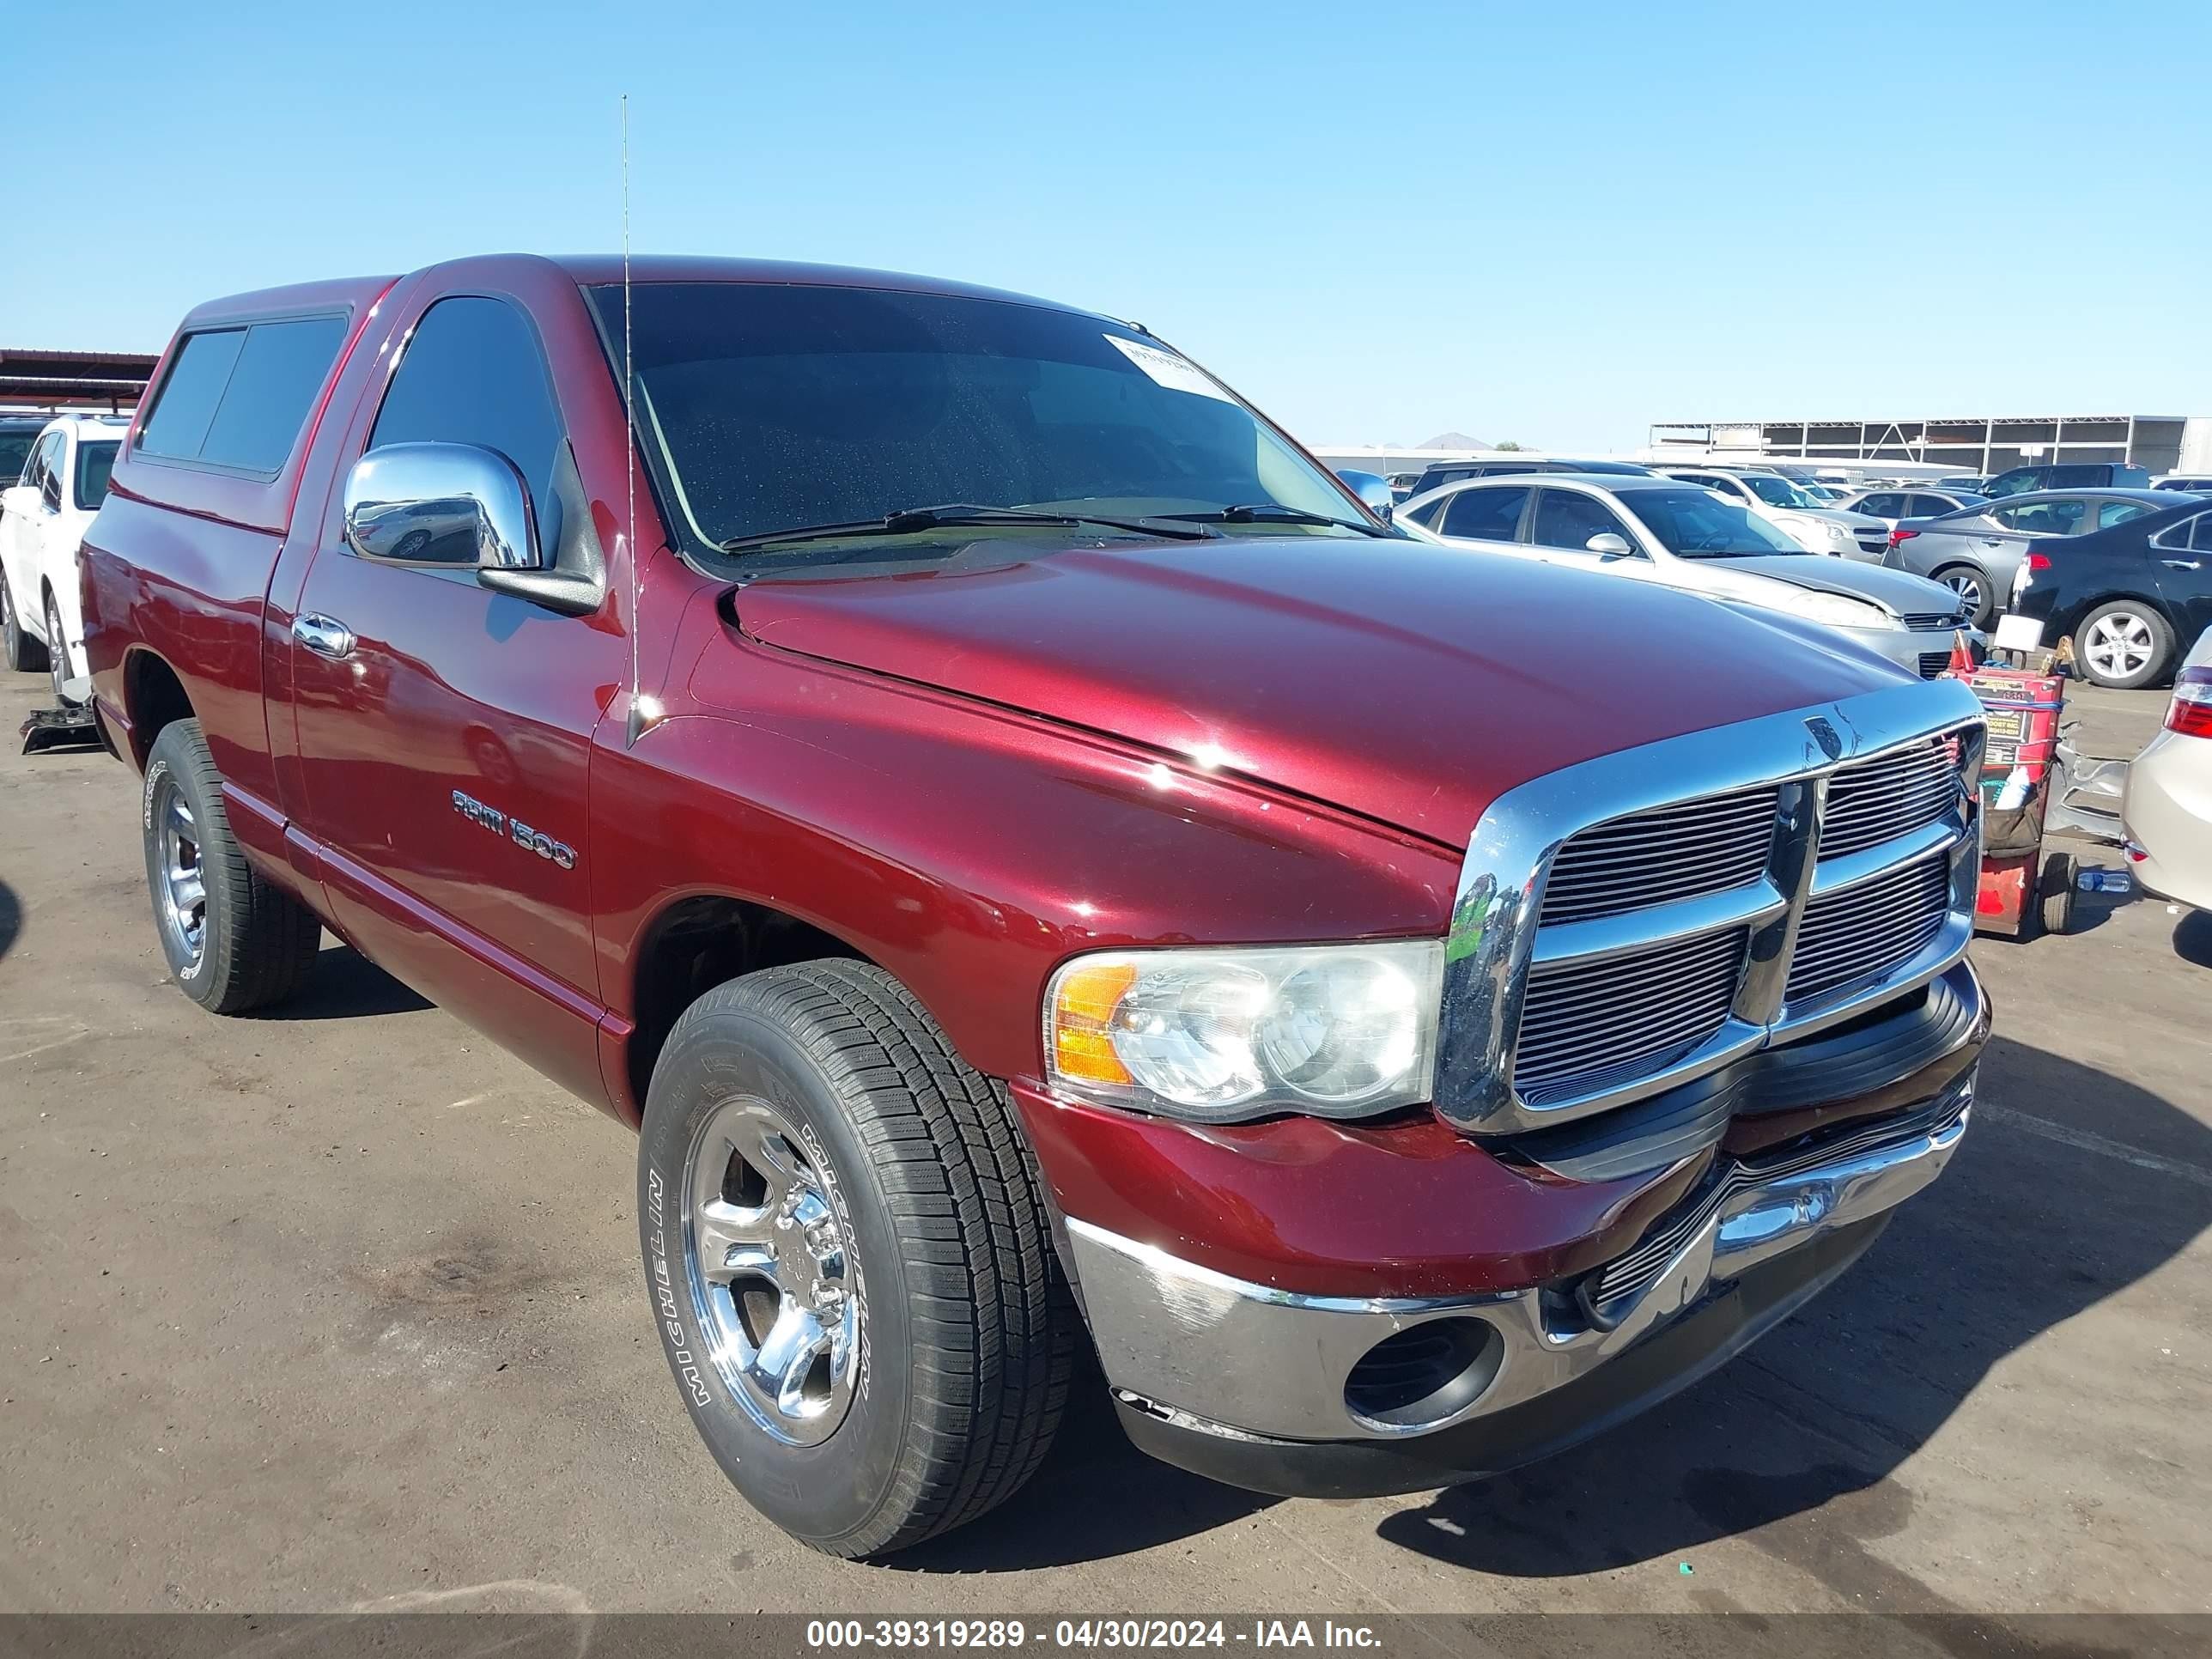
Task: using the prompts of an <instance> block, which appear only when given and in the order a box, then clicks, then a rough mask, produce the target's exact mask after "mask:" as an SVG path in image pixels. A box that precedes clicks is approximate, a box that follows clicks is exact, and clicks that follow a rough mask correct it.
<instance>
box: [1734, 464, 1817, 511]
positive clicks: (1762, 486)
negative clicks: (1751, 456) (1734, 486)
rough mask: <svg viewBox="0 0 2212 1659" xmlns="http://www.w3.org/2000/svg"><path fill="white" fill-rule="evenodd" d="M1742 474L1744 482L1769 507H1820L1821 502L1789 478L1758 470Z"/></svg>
mask: <svg viewBox="0 0 2212 1659" xmlns="http://www.w3.org/2000/svg"><path fill="white" fill-rule="evenodd" d="M1741 476H1742V477H1743V481H1744V483H1747V484H1748V485H1749V486H1750V487H1751V493H1752V494H1753V495H1756V496H1758V497H1759V500H1761V501H1765V503H1766V504H1767V505H1768V506H1769V507H1818V506H1820V502H1818V501H1814V499H1813V498H1812V497H1811V496H1810V495H1807V494H1806V493H1805V492H1804V491H1803V490H1802V489H1798V488H1797V486H1796V484H1794V483H1790V480H1789V479H1787V478H1784V477H1778V476H1775V475H1772V474H1760V473H1757V472H1747V473H1744V474H1743V475H1741Z"/></svg>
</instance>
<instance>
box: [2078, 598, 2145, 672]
mask: <svg viewBox="0 0 2212 1659" xmlns="http://www.w3.org/2000/svg"><path fill="white" fill-rule="evenodd" d="M2156 645H2157V642H2156V641H2155V640H2154V638H2153V636H2152V634H2151V627H2150V619H2149V618H2148V617H2141V616H2137V615H2136V613H2135V612H2134V611H2114V612H2112V615H2111V616H2109V617H2098V618H2097V620H2096V621H2095V622H2093V623H2090V625H2089V633H2088V637H2087V638H2086V639H2085V640H2083V641H2082V642H2081V654H2082V655H2083V656H2084V657H2086V658H2087V659H2088V662H2089V666H2090V667H2092V668H2093V669H2095V670H2096V671H2098V672H2099V673H2100V674H2102V675H2104V676H2105V677H2106V678H2107V679H2115V680H2125V679H2132V678H2135V677H2136V675H2137V674H2140V673H2142V671H2143V670H2144V669H2145V668H2148V666H2149V665H2150V659H2151V654H2152V653H2153V651H2154V650H2155V649H2156Z"/></svg>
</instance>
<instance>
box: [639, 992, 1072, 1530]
mask: <svg viewBox="0 0 2212 1659" xmlns="http://www.w3.org/2000/svg"><path fill="white" fill-rule="evenodd" d="M638 1227H639V1233H640V1240H641V1245H642V1247H643V1252H644V1256H645V1270H646V1291H647V1297H648V1298H649V1299H650V1300H651V1302H652V1304H653V1309H654V1314H655V1321H654V1322H655V1323H656V1325H657V1326H658V1327H659V1331H660V1338H661V1346H662V1349H663V1351H664V1352H665V1354H666V1356H667V1358H668V1362H669V1366H670V1369H671V1370H673V1372H674V1373H675V1376H676V1380H677V1385H678V1390H679V1392H680V1393H681V1395H682V1396H683V1399H684V1407H685V1409H686V1410H687V1411H689V1412H690V1414H691V1420H692V1423H693V1425H694V1426H695V1427H696V1428H697V1430H698V1431H699V1433H700V1435H701V1437H702V1438H703V1439H704V1440H705V1441H706V1443H707V1445H708V1449H709V1450H710V1451H711V1452H713V1454H714V1458H715V1461H716V1462H719V1463H720V1465H721V1466H722V1468H723V1471H724V1473H726V1474H727V1475H728V1476H729V1478H730V1480H732V1482H733V1483H734V1484H735V1485H736V1486H737V1487H738V1491H739V1492H743V1493H744V1496H745V1498H746V1499H747V1500H748V1501H749V1502H750V1503H751V1504H752V1505H753V1507H754V1508H755V1509H757V1510H760V1511H761V1513H762V1514H763V1515H765V1516H767V1517H768V1518H769V1520H771V1521H773V1522H775V1523H776V1524H777V1525H778V1526H780V1527H781V1528H783V1529H784V1530H785V1531H787V1532H788V1533H790V1534H793V1536H795V1537H797V1538H799V1539H800V1540H801V1541H804V1542H805V1543H808V1544H811V1545H812V1546H813V1547H815V1548H817V1549H820V1550H823V1551H826V1552H828V1553H831V1554H834V1555H842V1556H866V1555H883V1554H888V1553H890V1552H892V1551H894V1550H898V1549H902V1548H903V1547H907V1546H908V1545H911V1544H915V1543H918V1542H920V1541H921V1540H923V1539H925V1538H927V1537H929V1536H931V1535H932V1534H935V1533H939V1532H943V1531H945V1530H946V1529H948V1528H952V1527H956V1526H958V1525H960V1524H961V1523H963V1522H966V1521H969V1520H972V1519H973V1518H975V1516H979V1515H981V1514H982V1513H983V1512H984V1511H985V1510H987V1509H989V1508H991V1507H992V1506H993V1505H994V1504H998V1503H1000V1501H1002V1500H1003V1499H1005V1498H1007V1497H1009V1496H1011V1495H1012V1493H1013V1492H1015V1491H1017V1490H1018V1488H1019V1487H1020V1486H1021V1485H1022V1483H1023V1482H1024V1481H1025V1480H1028V1479H1029V1477H1030V1474H1032V1473H1033V1472H1034V1471H1035V1469H1036V1465H1037V1463H1038V1462H1039V1461H1040V1460H1041V1459H1042V1457H1043V1455H1044V1453H1045V1449H1046V1448H1047V1447H1048V1445H1049V1444H1050V1443H1051V1441H1052V1437H1053V1433H1054V1430H1055V1429H1056V1428H1057V1426H1058V1425H1059V1420H1060V1413H1061V1411H1062V1409H1063V1407H1064V1406H1065V1404H1066V1397H1067V1390H1068V1380H1069V1376H1070V1372H1071V1370H1072V1366H1073V1354H1074V1341H1075V1316H1074V1311H1073V1305H1072V1304H1071V1302H1070V1301H1069V1298H1068V1297H1067V1293H1066V1286H1065V1285H1064V1284H1063V1283H1062V1282H1061V1280H1060V1272H1059V1263H1058V1261H1057V1259H1056V1258H1055V1257H1054V1254H1053V1247H1052V1242H1051V1238H1050V1235H1049V1231H1048V1221H1047V1218H1046V1212H1045V1207H1044V1198H1043V1194H1042V1190H1041V1188H1040V1184H1039V1179H1038V1176H1037V1172H1036V1165H1035V1164H1034V1163H1033V1162H1032V1160H1031V1158H1030V1153H1029V1151H1028V1148H1027V1146H1026V1145H1025V1144H1024V1141H1023V1139H1022V1137H1021V1134H1020V1132H1019V1130H1018V1128H1017V1127H1016V1125H1015V1123H1014V1121H1013V1117H1012V1112H1011V1109H1009V1108H1008V1106H1007V1105H1006V1103H1004V1101H1003V1100H1002V1099H1001V1098H1000V1096H999V1095H998V1094H997V1093H996V1092H995V1091H994V1089H993V1088H992V1086H991V1085H990V1084H989V1083H988V1082H987V1080H986V1079H983V1078H981V1077H980V1076H978V1075H977V1074H976V1073H975V1072H973V1071H971V1070H969V1068H968V1067H967V1066H965V1065H963V1063H962V1062H961V1060H960V1059H959V1057H958V1056H957V1054H955V1053H954V1052H953V1051H952V1048H951V1044H950V1043H949V1042H947V1041H946V1040H945V1036H944V1034H943V1033H942V1032H940V1031H939V1030H938V1029H937V1027H936V1026H935V1024H933V1022H932V1021H931V1020H930V1018H929V1017H928V1015H927V1014H926V1013H925V1012H922V1010H921V1006H920V1005H919V1004H918V1003H916V1002H915V1000H914V998H913V997H912V996H911V995H910V994H908V992H907V991H906V990H905V988H904V987H902V986H901V985H900V984H899V983H898V982H897V981H896V980H894V979H892V978H891V976H890V975H888V974H886V973H884V971H883V970H882V969H878V968H873V967H870V966H867V965H866V964H863V963H854V962H844V961H826V962H813V963H797V964H793V965H792V966H788V967H781V968H771V969H764V970H763V971H761V972H759V973H756V974H750V975H746V976H745V977H744V978H742V979H738V980H733V981H730V982H729V983H728V984H726V985H722V986H720V987H716V988H715V989H714V990H711V991H709V992H708V993H707V994H705V995H704V996H702V998H700V1000H698V1001H697V1002H696V1003H694V1004H693V1005H692V1006H691V1007H690V1009H689V1010H688V1011H687V1012H685V1013H684V1017H683V1018H682V1019H680V1020H679V1021H678V1023H677V1025H676V1029H675V1030H673V1031H672V1032H671V1033H670V1035H669V1038H668V1042H667V1044H666V1046H665V1048H663V1049H662V1051H661V1054H660V1058H659V1062H658V1064H656V1065H655V1066H654V1067H653V1085H652V1087H651V1089H650V1091H648V1093H647V1103H646V1109H645V1123H644V1126H643V1132H642V1133H641V1136H640V1139H639V1144H638Z"/></svg>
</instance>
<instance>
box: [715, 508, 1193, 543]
mask: <svg viewBox="0 0 2212 1659" xmlns="http://www.w3.org/2000/svg"><path fill="white" fill-rule="evenodd" d="M1175 516H1176V517H1178V518H1180V517H1181V516H1182V515H1181V514H1176V515H1175ZM994 524H1006V525H1043V526H1063V527H1066V528H1068V529H1073V528H1074V527H1075V526H1078V525H1086V524H1103V525H1104V526H1107V527H1108V528H1109V529H1112V530H1127V531H1130V532H1133V533H1135V534H1138V535H1141V536H1157V537H1159V538H1162V539H1163V540H1166V541H1177V542H1195V541H1203V540H1205V539H1206V538H1207V537H1208V536H1210V535H1212V533H1213V532H1212V531H1208V530H1201V529H1200V528H1199V527H1198V526H1195V525H1190V524H1177V523H1174V522H1172V521H1170V520H1168V519H1116V518H1110V517H1107V516H1104V515H1103V514H1100V513H1044V512H1038V511H1035V510H1033V509H1031V508H1029V507H978V506H976V505H975V504H974V503H973V502H969V501H951V502H947V503H946V504H945V505H944V506H942V507H901V508H899V509H898V510H897V511H896V512H895V513H884V516H883V517H882V518H880V519H857V520H854V521H853V522H851V523H849V524H811V525H800V526H798V527H796V528H794V529H791V530H769V531H763V532H761V533H760V534H759V535H757V536H739V537H738V538H735V539H734V540H732V541H726V542H724V543H722V544H720V545H721V550H722V551H723V552H725V553H738V552H742V551H744V550H745V549H747V548H752V547H766V546H769V545H770V544H775V543H778V542H814V541H826V540H828V539H829V538H831V537H836V536H904V535H909V534H911V533H912V532H915V531H917V530H936V529H939V528H942V527H945V526H962V525H994Z"/></svg>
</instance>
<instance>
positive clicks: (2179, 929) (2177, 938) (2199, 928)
mask: <svg viewBox="0 0 2212 1659" xmlns="http://www.w3.org/2000/svg"><path fill="white" fill-rule="evenodd" d="M6 948H7V947H6V945H4V944H0V950H5V949H6ZM2173 954H2174V955H2176V956H2178V957H2180V958H2181V959H2182V960H2183V961H2184V962H2185V963H2189V964H2190V965H2191V967H2193V968H2212V910H2191V912H2190V913H2189V914H2188V915H2185V916H2184V917H2182V919H2181V920H2180V921H2178V922H2176V923H2175V924H2174V926H2173Z"/></svg>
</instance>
